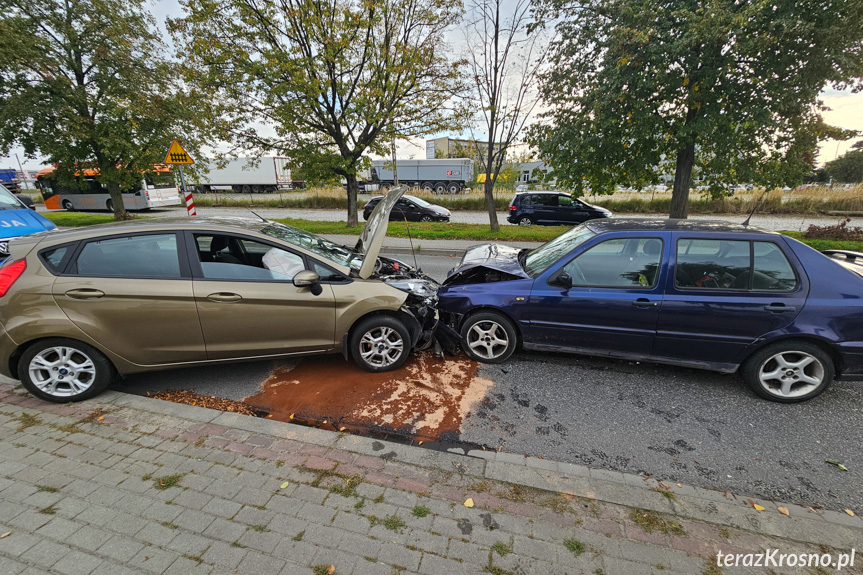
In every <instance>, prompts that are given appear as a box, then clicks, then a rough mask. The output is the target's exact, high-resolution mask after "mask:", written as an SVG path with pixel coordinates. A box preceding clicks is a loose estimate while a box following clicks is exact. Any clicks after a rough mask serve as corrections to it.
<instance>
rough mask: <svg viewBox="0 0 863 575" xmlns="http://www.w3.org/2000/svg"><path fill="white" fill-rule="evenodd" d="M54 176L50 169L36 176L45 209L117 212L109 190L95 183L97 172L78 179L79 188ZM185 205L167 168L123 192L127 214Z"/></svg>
mask: <svg viewBox="0 0 863 575" xmlns="http://www.w3.org/2000/svg"><path fill="white" fill-rule="evenodd" d="M53 173H54V168H47V169H45V170H42V171H41V172H39V173H38V174H37V175H36V186H37V187H38V188H39V190H40V191H41V192H42V199H43V200H44V201H45V208H46V209H49V210H66V211H70V212H71V211H75V210H108V211H109V212H113V211H114V203H113V202H112V201H111V195H110V194H109V193H108V188H106V187H105V186H103V185H102V184H100V183H99V182H98V181H96V176H97V175H98V173H99V172H98V170H84V171H83V172H82V173H81V174H80V175H79V176H78V177H79V178H80V179H82V180H83V182H82V185H81V186H80V187H79V186H69V185H64V184H61V183H60V182H58V181H57V180H56V178H54V177H52V174H53ZM182 203H183V199H182V197H181V196H180V190H179V189H177V184H176V183H175V182H174V178H173V175H172V174H171V170H170V169H169V168H168V167H166V166H154V169H153V172H151V173H147V174H144V175H143V177H142V178H141V181H140V182H138V183H137V184H136V185H134V186H133V187H131V188H130V189H125V190H123V205H125V206H126V209H127V210H149V209H150V208H161V207H166V206H178V205H181V204H182Z"/></svg>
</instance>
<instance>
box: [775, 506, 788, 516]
mask: <svg viewBox="0 0 863 575" xmlns="http://www.w3.org/2000/svg"><path fill="white" fill-rule="evenodd" d="M776 509H778V510H779V513H781V514H782V515H787V516H788V517H791V514H790V513H788V508H787V507H777V508H776Z"/></svg>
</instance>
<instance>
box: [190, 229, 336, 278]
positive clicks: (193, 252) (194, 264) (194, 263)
mask: <svg viewBox="0 0 863 575" xmlns="http://www.w3.org/2000/svg"><path fill="white" fill-rule="evenodd" d="M183 235H184V236H187V241H186V258H187V259H188V260H189V263H190V269H191V276H192V279H193V280H194V281H207V282H242V283H266V284H278V285H294V284H293V281H291V280H277V279H271V280H267V279H256V278H247V279H244V278H208V277H204V270H203V268H202V267H201V260H200V257H199V256H198V242H197V240H196V238H195V236H219V235H221V236H233V237H236V238H240V239H244V240H248V241H250V242H257V243H259V244H263V245H266V246H270V247H273V248H277V249H280V250H282V251H285V252H288V253H290V254H293V255H295V256H297V257H299V258H301V259H302V260H303V270H311V265H310V262H311V261H314V262H315V263H317V264H318V265H320V266H323V267H325V268H327V269H328V270H330V271H331V272H333V273H334V274H336V275H337V276H339V279H335V280H321V281H320V283H321V284H339V285H341V284H346V283H351V282H352V281H353V280H351V278H348V277H346V276H345V275H344V274H343V273H342V272H340V271H338V270H335V269H333V268H332V267H331V266H328V265H327V264H325V263H324V262H322V261H321V260H319V259H317V258H312V257H311V256H309V255H306V254H304V253H301V252H298V251H296V250H294V249H291V248H289V247H288V246H286V245H285V244H281V243H278V242H276V241H274V240H272V239H262V238H257V237H252V236H249V235H246V234H243V233H237V232H232V231H228V232H225V231H217V230H186V231H185V234H183ZM345 280H348V281H347V282H346V281H345Z"/></svg>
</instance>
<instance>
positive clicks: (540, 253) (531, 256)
mask: <svg viewBox="0 0 863 575" xmlns="http://www.w3.org/2000/svg"><path fill="white" fill-rule="evenodd" d="M595 235H596V234H595V233H594V232H592V231H591V230H590V228H588V227H587V226H585V225H584V224H582V225H580V226H576V227H574V228H572V229H571V230H569V231H568V232H565V233H563V234H561V235H559V236H557V237H556V238H554V239H553V240H551V241H550V242H547V243H545V244H543V245H541V246H539V247H538V248H536V249H535V250H533V251H531V252H528V254H527V255H526V256H525V257H524V263H523V264H522V267H524V271H526V272H527V275H529V276H530V277H534V278H535V277H536V276H538V275H539V274H541V273H542V272H544V271H545V270H547V269H548V267H549V266H550V265H551V264H553V263H554V262H556V261H557V260H559V259H560V258H562V257H563V256H565V255H566V254H568V253H569V252H571V251H572V250H573V249H575V248H576V247H578V246H580V245H581V244H583V243H584V242H586V241H587V240H589V239H590V238H592V237H593V236H595Z"/></svg>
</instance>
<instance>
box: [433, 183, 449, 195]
mask: <svg viewBox="0 0 863 575" xmlns="http://www.w3.org/2000/svg"><path fill="white" fill-rule="evenodd" d="M434 193H436V194H445V193H446V184H445V183H443V182H435V184H434Z"/></svg>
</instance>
